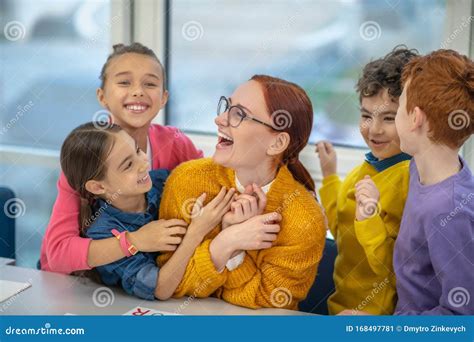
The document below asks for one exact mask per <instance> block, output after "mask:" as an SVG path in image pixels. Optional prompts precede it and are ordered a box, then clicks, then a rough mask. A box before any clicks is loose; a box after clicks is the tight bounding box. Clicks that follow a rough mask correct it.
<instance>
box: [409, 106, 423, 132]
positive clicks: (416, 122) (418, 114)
mask: <svg viewBox="0 0 474 342" xmlns="http://www.w3.org/2000/svg"><path fill="white" fill-rule="evenodd" d="M425 122H426V114H425V112H424V111H423V110H421V109H420V107H415V108H414V109H413V115H412V128H413V130H417V129H420V128H421V127H422V126H423V124H424V123H425Z"/></svg>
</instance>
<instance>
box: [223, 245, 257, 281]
mask: <svg viewBox="0 0 474 342" xmlns="http://www.w3.org/2000/svg"><path fill="white" fill-rule="evenodd" d="M246 254H247V253H246ZM255 273H257V267H256V266H255V264H254V263H253V261H252V259H251V258H250V256H248V255H245V259H244V262H243V263H242V265H240V266H239V267H238V268H236V269H235V270H233V271H232V272H228V274H227V281H226V283H225V285H224V287H225V288H226V289H235V288H239V287H241V286H242V285H243V284H245V283H248V282H249V281H250V280H251V279H252V278H253V277H254V276H255Z"/></svg>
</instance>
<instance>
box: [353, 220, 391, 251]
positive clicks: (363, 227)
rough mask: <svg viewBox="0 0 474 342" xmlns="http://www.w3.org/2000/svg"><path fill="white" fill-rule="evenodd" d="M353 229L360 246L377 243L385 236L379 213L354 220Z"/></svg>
mask: <svg viewBox="0 0 474 342" xmlns="http://www.w3.org/2000/svg"><path fill="white" fill-rule="evenodd" d="M354 230H355V234H356V237H357V240H358V241H359V243H360V244H361V245H362V246H367V245H374V244H378V243H380V242H381V241H384V240H385V239H386V238H387V231H386V230H385V223H384V222H383V220H382V218H381V217H380V215H374V216H372V217H370V218H368V219H365V220H363V221H357V220H354Z"/></svg>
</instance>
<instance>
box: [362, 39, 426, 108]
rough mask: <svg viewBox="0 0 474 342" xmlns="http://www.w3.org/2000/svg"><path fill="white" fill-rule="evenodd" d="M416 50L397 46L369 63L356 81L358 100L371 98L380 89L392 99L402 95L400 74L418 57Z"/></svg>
mask: <svg viewBox="0 0 474 342" xmlns="http://www.w3.org/2000/svg"><path fill="white" fill-rule="evenodd" d="M418 55H419V53H418V50H416V49H408V48H407V47H406V46H405V45H397V46H395V48H394V49H393V50H392V51H391V52H390V53H389V54H387V55H386V56H384V57H382V58H379V59H376V60H375V61H371V62H369V63H368V64H367V65H366V66H365V67H364V69H363V71H362V76H361V77H360V78H359V80H358V81H357V85H356V89H357V92H358V93H359V100H360V101H362V98H363V97H371V96H374V95H376V94H378V93H379V91H380V90H381V89H384V88H385V89H387V90H388V94H389V95H390V96H391V97H392V98H398V97H400V95H401V94H402V82H401V78H402V72H403V67H404V66H405V65H406V64H407V63H408V61H410V59H412V58H413V57H416V56H418Z"/></svg>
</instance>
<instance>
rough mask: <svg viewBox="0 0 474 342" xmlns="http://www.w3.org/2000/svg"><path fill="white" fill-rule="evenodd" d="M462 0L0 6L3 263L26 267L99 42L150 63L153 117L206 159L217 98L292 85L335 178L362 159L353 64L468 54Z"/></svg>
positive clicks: (72, 1)
mask: <svg viewBox="0 0 474 342" xmlns="http://www.w3.org/2000/svg"><path fill="white" fill-rule="evenodd" d="M472 2H473V1H471V0H458V1H455V0H447V1H445V0H385V1H379V0H339V1H330V0H273V1H270V0H258V1H255V0H253V1H251V0H227V1H217V0H187V1H186V0H168V1H165V0H156V1H149V0H143V1H140V0H136V1H119V0H116V1H113V0H94V1H78V0H61V1H59V0H58V1H53V0H0V28H1V29H2V34H1V35H0V82H1V83H0V175H1V180H0V185H4V186H9V187H11V188H12V189H13V190H14V191H15V193H16V196H17V197H18V198H19V199H21V201H22V202H23V203H24V212H23V213H22V215H20V216H19V217H17V220H16V221H17V228H16V250H17V255H16V258H17V264H19V265H20V266H30V267H34V266H35V264H36V261H37V260H38V258H39V249H40V245H41V240H42V237H43V234H44V231H45V229H46V226H47V224H48V220H49V215H50V213H51V208H52V205H53V203H54V200H55V197H56V181H57V177H58V173H59V161H58V154H59V149H60V147H61V143H62V141H63V140H64V138H65V136H66V135H67V134H68V133H69V132H70V131H71V130H72V129H73V128H74V127H76V126H77V125H78V124H80V123H83V122H86V121H90V120H92V119H93V118H94V115H95V114H96V113H97V112H98V111H100V110H101V107H100V106H99V104H98V102H97V100H96V96H95V92H96V89H97V87H98V86H99V79H98V76H99V73H100V69H101V67H102V65H103V63H104V62H105V59H106V57H107V55H108V53H109V52H110V50H111V46H112V44H113V43H118V42H123V43H130V42H131V41H140V42H142V43H144V44H146V45H149V46H150V47H152V48H153V49H154V50H155V52H156V53H157V54H158V55H159V56H160V57H161V59H162V60H163V62H164V63H165V66H166V69H167V77H168V88H169V91H170V101H169V103H168V105H167V108H166V110H165V111H163V113H160V115H159V116H158V118H157V122H159V123H161V124H168V125H173V126H177V127H179V128H180V129H182V130H183V131H184V132H186V133H188V134H189V135H190V136H191V138H192V139H193V141H194V142H195V144H196V145H198V146H199V147H201V148H203V149H204V151H205V152H206V154H207V155H209V154H210V153H212V146H213V145H214V144H215V137H214V136H215V131H216V129H215V125H214V121H213V120H214V116H215V108H216V105H217V101H218V99H219V97H220V96H221V95H230V94H231V93H232V92H233V90H234V89H235V87H236V86H237V85H238V84H239V83H241V82H243V81H245V80H247V79H249V78H250V77H251V76H252V75H253V74H256V73H259V74H270V75H273V76H277V77H281V78H284V79H287V80H290V81H292V82H295V83H297V84H299V85H301V86H302V87H303V88H304V89H305V90H306V91H307V92H308V94H309V95H310V97H311V99H312V101H313V106H314V115H315V123H314V127H313V132H312V136H311V141H310V142H311V143H314V142H316V141H318V140H321V139H327V140H330V141H332V142H333V143H335V144H336V145H337V146H338V148H339V149H340V152H341V153H340V156H341V158H342V161H341V164H342V167H341V170H342V171H341V174H342V175H343V174H344V172H345V171H344V170H348V169H350V168H351V167H352V166H353V165H354V163H355V161H356V160H358V162H360V160H361V159H360V156H361V155H362V154H363V153H364V152H365V150H364V143H363V140H362V138H361V137H360V134H359V131H358V126H357V123H358V119H359V110H358V106H359V101H358V97H357V95H356V93H355V89H354V86H355V83H356V81H357V78H358V76H359V75H360V73H361V68H362V67H363V66H364V65H365V64H366V63H367V62H369V61H370V60H371V59H375V58H378V57H380V56H383V55H385V54H386V53H388V52H389V51H390V50H392V49H393V48H394V47H395V46H396V45H398V44H405V45H407V46H408V47H409V48H416V49H418V50H419V52H420V53H427V52H430V51H432V50H436V49H438V48H441V47H456V48H457V49H458V50H460V52H462V53H466V54H467V53H472V50H470V49H472V33H471V32H472V26H473V25H472V21H473V20H472V18H473V17H472V8H473V5H472ZM471 56H472V54H471ZM470 146H472V144H471V143H470V144H468V147H469V149H468V151H467V152H466V149H465V153H466V154H469V156H470V152H471V150H472V149H471V147H470ZM308 149H309V150H311V151H312V150H314V146H313V147H311V146H310V147H308ZM309 150H308V151H309ZM309 153H310V152H308V153H307V155H306V156H305V158H306V160H308V162H307V163H308V168H309V169H310V170H311V171H312V173H313V175H314V177H315V179H316V180H317V181H318V180H319V177H320V176H319V170H318V167H317V165H316V164H317V162H316V157H315V156H313V155H310V154H309ZM311 158H313V159H314V160H313V161H312V160H311ZM311 162H313V164H311ZM310 164H311V165H310ZM471 166H472V165H471ZM0 229H1V227H0ZM1 244H2V241H0V248H1V247H2V246H1Z"/></svg>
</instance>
